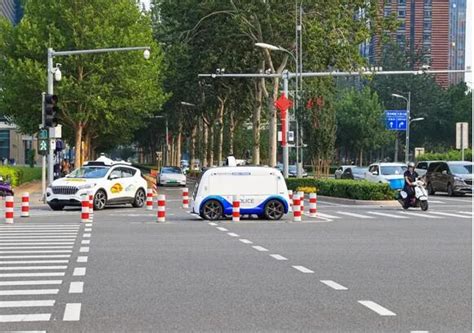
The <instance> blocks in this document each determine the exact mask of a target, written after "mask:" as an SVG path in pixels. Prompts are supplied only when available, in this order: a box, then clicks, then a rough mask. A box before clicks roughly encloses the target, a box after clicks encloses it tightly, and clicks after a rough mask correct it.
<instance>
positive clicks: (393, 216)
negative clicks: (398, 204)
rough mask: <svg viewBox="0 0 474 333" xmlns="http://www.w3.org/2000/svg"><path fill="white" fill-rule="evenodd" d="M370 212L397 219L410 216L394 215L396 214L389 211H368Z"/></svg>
mask: <svg viewBox="0 0 474 333" xmlns="http://www.w3.org/2000/svg"><path fill="white" fill-rule="evenodd" d="M368 213H369V214H373V215H379V216H385V217H391V218H395V219H407V218H408V217H406V216H401V215H394V214H389V213H380V212H368Z"/></svg>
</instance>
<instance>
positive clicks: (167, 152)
mask: <svg viewBox="0 0 474 333" xmlns="http://www.w3.org/2000/svg"><path fill="white" fill-rule="evenodd" d="M165 122H166V129H165V135H166V156H165V160H166V161H165V163H166V165H169V157H168V154H169V141H168V118H166V119H165Z"/></svg>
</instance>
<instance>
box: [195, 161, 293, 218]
mask: <svg viewBox="0 0 474 333" xmlns="http://www.w3.org/2000/svg"><path fill="white" fill-rule="evenodd" d="M234 195H238V196H239V197H240V214H241V215H252V214H255V215H258V216H259V217H262V218H263V217H264V218H266V219H269V220H279V219H281V218H282V216H283V215H284V214H286V213H288V211H289V210H291V207H290V198H289V197H288V189H287V187H286V183H285V179H284V178H283V176H282V174H281V173H280V171H278V170H277V169H275V168H270V167H263V166H226V167H217V168H212V169H208V170H207V171H205V172H204V173H203V174H202V175H201V177H200V179H199V180H198V182H197V184H196V186H195V187H194V192H193V195H192V204H191V207H192V213H194V214H198V215H200V216H201V217H202V218H203V219H206V220H219V219H221V218H223V217H224V216H226V215H232V200H233V196H234Z"/></svg>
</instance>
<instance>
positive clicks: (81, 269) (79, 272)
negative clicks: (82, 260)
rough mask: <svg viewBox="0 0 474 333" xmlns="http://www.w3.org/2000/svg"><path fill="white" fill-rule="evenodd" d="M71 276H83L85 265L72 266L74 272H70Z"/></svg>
mask: <svg viewBox="0 0 474 333" xmlns="http://www.w3.org/2000/svg"><path fill="white" fill-rule="evenodd" d="M72 275H73V276H84V275H86V268H85V267H76V268H74V272H73V273H72Z"/></svg>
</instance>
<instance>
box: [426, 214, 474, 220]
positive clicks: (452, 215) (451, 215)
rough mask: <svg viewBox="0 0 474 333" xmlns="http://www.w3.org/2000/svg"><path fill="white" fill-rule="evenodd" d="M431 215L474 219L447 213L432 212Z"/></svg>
mask: <svg viewBox="0 0 474 333" xmlns="http://www.w3.org/2000/svg"><path fill="white" fill-rule="evenodd" d="M431 214H436V215H443V216H450V217H459V218H461V219H472V217H470V216H465V215H459V214H452V213H445V212H431Z"/></svg>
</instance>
